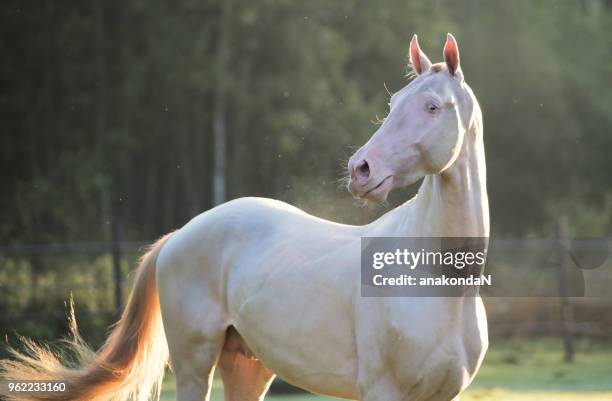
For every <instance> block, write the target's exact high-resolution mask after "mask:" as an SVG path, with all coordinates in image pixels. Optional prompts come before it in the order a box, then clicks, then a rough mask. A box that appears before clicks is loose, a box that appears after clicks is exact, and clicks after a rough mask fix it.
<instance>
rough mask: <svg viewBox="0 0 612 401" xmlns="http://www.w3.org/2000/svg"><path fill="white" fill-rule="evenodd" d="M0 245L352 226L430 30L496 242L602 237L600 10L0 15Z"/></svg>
mask: <svg viewBox="0 0 612 401" xmlns="http://www.w3.org/2000/svg"><path fill="white" fill-rule="evenodd" d="M0 13H1V16H0V18H1V21H2V23H1V24H0V30H2V41H1V43H0V46H1V50H2V54H3V62H2V70H1V72H0V85H1V86H2V88H3V89H2V91H1V92H0V105H1V107H0V113H1V118H2V127H3V128H2V146H1V148H0V152H1V156H0V163H2V164H1V166H0V179H1V180H2V182H3V191H2V196H1V197H0V202H1V206H0V213H1V216H0V220H1V221H2V224H1V225H0V244H2V245H11V244H23V243H26V244H44V243H64V242H90V241H106V240H108V239H109V238H111V236H112V235H113V228H112V227H113V226H116V227H117V230H116V231H117V232H119V233H120V235H121V238H122V239H123V240H131V241H140V240H150V239H153V238H156V237H158V236H160V235H161V234H163V233H165V232H167V231H169V230H171V229H173V228H179V227H180V226H182V225H183V224H184V223H185V222H187V221H188V220H189V219H190V218H192V217H193V216H195V215H197V214H199V213H201V212H203V211H205V210H207V209H209V208H211V207H212V206H214V205H215V204H218V203H221V202H223V201H225V200H229V199H233V198H237V197H241V196H266V197H273V198H276V199H281V200H284V201H287V202H290V203H292V204H295V205H297V206H299V207H302V208H304V209H305V210H307V211H308V212H310V213H313V214H316V215H319V216H322V217H325V218H330V219H334V220H338V221H342V222H346V223H354V224H358V223H364V222H367V221H370V220H372V219H373V218H375V217H376V216H378V215H380V214H382V213H384V212H385V211H387V210H389V208H390V207H392V206H394V205H396V204H399V203H401V202H404V201H405V200H407V199H409V198H410V197H411V196H412V194H413V193H414V192H415V188H414V187H413V188H408V189H406V190H403V191H395V193H394V195H393V196H392V198H391V199H390V201H389V204H388V205H382V206H375V207H367V208H359V207H353V202H352V199H351V197H350V195H349V194H348V192H347V191H346V189H345V188H344V187H343V186H342V184H340V183H341V178H342V177H343V176H344V175H345V174H346V173H345V169H346V166H345V161H346V159H347V158H348V156H350V154H351V152H352V151H353V150H354V149H355V147H356V146H360V145H361V144H363V143H364V142H365V141H366V140H367V139H368V138H369V136H370V135H371V134H372V133H373V132H374V131H375V130H376V124H377V121H380V120H381V119H382V118H384V116H385V113H386V112H387V107H388V106H387V103H388V99H389V93H388V92H391V93H392V92H394V91H397V90H399V89H400V88H401V87H402V86H404V85H405V84H407V82H408V80H407V79H406V73H407V62H408V57H407V54H408V44H409V41H410V38H411V37H412V35H413V34H414V33H418V35H419V39H420V42H421V46H422V48H423V49H424V51H425V52H426V53H427V54H428V55H429V57H430V58H431V59H432V60H433V61H440V60H441V59H442V54H441V52H442V45H443V43H444V39H445V35H446V32H447V31H449V32H452V33H453V34H454V35H455V37H456V38H457V39H458V41H459V45H460V48H461V60H462V68H463V70H464V74H465V77H466V81H467V82H468V83H469V84H470V85H471V86H472V88H473V90H474V92H475V94H476V96H477V97H478V99H479V101H480V103H481V107H482V109H483V113H484V127H485V142H486V151H487V162H488V186H489V197H490V201H491V222H492V231H493V234H494V235H496V236H525V235H539V236H543V237H545V236H547V235H550V233H551V232H552V228H553V226H554V223H555V222H556V220H557V219H558V218H559V216H561V215H563V216H567V218H568V221H569V222H570V227H571V232H572V233H573V234H574V235H583V236H584V235H586V236H598V235H606V234H609V233H610V229H611V228H612V180H611V179H610V171H612V158H611V157H610V149H612V111H611V110H612V91H610V88H611V84H612V63H610V56H611V52H612V42H611V41H612V39H611V38H612V35H611V33H612V11H611V4H610V2H609V1H603V0H584V1H552V0H547V1H538V2H532V1H512V2H485V1H479V0H470V1H462V2H453V1H443V0H435V1H430V2H406V1H383V2H366V1H354V0H338V1H334V2H330V1H322V0H315V1H307V2H292V1H287V0H263V1H257V2H250V1H239V0H227V1H181V2H165V1H159V0H152V1H147V2H143V1H139V0H128V1H104V2H98V1H93V2H90V1H85V2H80V1H64V0H63V1H57V0H54V1H43V2H22V1H7V2H5V3H4V4H3V6H2V7H1V8H0Z"/></svg>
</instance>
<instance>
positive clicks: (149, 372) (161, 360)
mask: <svg viewBox="0 0 612 401" xmlns="http://www.w3.org/2000/svg"><path fill="white" fill-rule="evenodd" d="M171 235H172V234H168V235H166V236H165V237H163V238H161V239H160V240H158V241H157V242H156V243H155V244H153V245H152V246H151V248H150V249H149V251H148V252H147V253H146V254H145V255H144V256H143V258H142V259H141V262H140V266H139V267H138V270H137V271H136V277H135V281H134V287H133V289H132V293H131V294H130V296H129V299H128V302H127V305H126V306H125V309H124V310H123V313H122V315H121V318H120V319H119V321H118V322H117V323H116V324H115V326H114V327H113V329H112V331H111V333H110V335H109V337H108V339H107V340H106V342H105V343H104V345H103V346H102V347H101V348H100V349H99V350H98V351H97V352H94V351H93V350H91V349H90V348H89V347H88V346H87V345H86V344H85V343H84V342H83V340H82V339H81V338H80V337H79V335H78V333H77V329H76V323H75V321H74V314H73V313H71V315H72V316H71V331H72V338H71V339H67V340H66V342H67V343H68V348H69V351H71V353H72V354H74V356H75V357H76V358H75V362H74V363H72V364H68V365H64V364H62V363H61V362H60V360H59V358H58V356H57V354H56V353H54V352H52V351H50V350H49V349H48V348H47V347H44V346H40V345H37V344H34V343H33V342H32V341H30V340H27V339H26V340H24V342H25V346H26V349H27V352H25V353H21V352H18V351H16V350H14V349H12V348H11V349H10V352H11V353H12V355H13V356H14V359H12V360H8V359H7V360H1V361H0V379H3V380H8V381H9V382H15V383H17V382H24V381H32V380H37V381H40V380H45V381H59V382H64V383H65V391H59V390H58V391H54V392H46V393H32V392H16V391H13V392H8V390H9V388H8V386H7V385H5V386H4V388H2V389H0V395H2V396H4V397H5V399H7V400H9V401H24V400H28V401H60V400H61V401H77V400H78V401H94V400H95V401H98V400H108V399H112V400H113V401H124V400H128V399H129V400H134V401H146V400H148V399H149V397H151V396H152V395H153V396H154V397H155V396H157V397H159V392H160V389H161V382H162V379H163V376H164V370H165V366H166V362H167V361H168V346H167V344H166V338H165V335H164V329H163V327H162V322H161V314H160V308H159V297H158V293H157V286H156V281H155V270H156V268H155V265H156V261H157V256H158V254H159V251H160V249H161V248H162V247H163V245H164V243H165V242H166V241H167V240H168V238H169V237H170V236H171ZM56 390H57V389H56Z"/></svg>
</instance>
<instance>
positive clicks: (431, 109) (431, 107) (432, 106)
mask: <svg viewBox="0 0 612 401" xmlns="http://www.w3.org/2000/svg"><path fill="white" fill-rule="evenodd" d="M427 111H428V112H429V113H432V114H433V113H435V112H436V111H438V106H437V105H435V104H433V103H429V104H428V105H427Z"/></svg>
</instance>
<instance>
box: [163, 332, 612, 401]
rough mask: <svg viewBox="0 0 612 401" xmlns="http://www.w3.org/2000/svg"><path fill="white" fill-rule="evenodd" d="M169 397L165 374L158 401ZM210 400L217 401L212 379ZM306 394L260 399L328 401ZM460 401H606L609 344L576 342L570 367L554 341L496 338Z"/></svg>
mask: <svg viewBox="0 0 612 401" xmlns="http://www.w3.org/2000/svg"><path fill="white" fill-rule="evenodd" d="M174 399H175V387H174V380H173V378H172V377H171V376H169V377H168V378H167V380H166V383H165V385H164V392H163V393H162V400H163V401H173V400H174ZM211 400H212V401H222V400H223V386H222V384H221V381H220V380H219V379H218V378H217V379H215V382H214V384H213V392H212V397H211ZM330 400H333V399H332V398H329V397H323V396H318V395H312V394H306V393H304V394H296V395H277V394H270V395H268V396H266V401H330ZM461 400H462V401H553V400H554V401H570V400H571V401H600V400H601V401H603V400H607V401H610V400H612V344H610V343H609V342H608V343H604V342H594V341H592V340H578V341H577V342H576V357H575V360H574V362H573V363H571V364H566V363H564V362H563V350H562V348H561V342H560V340H558V339H538V340H525V339H516V340H502V341H494V342H493V343H492V344H491V347H490V349H489V352H488V354H487V356H486V358H485V361H484V363H483V365H482V368H481V369H480V372H479V373H478V376H477V377H476V379H475V380H474V382H473V383H472V385H471V386H470V387H469V389H468V390H467V391H466V392H465V393H464V394H463V395H462V397H461Z"/></svg>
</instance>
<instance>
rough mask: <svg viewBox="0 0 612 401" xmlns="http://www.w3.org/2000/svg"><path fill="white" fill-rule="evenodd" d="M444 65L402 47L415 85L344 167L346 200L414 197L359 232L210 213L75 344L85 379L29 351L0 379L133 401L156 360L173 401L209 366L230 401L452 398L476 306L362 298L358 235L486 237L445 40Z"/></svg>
mask: <svg viewBox="0 0 612 401" xmlns="http://www.w3.org/2000/svg"><path fill="white" fill-rule="evenodd" d="M443 54H444V60H445V62H444V63H439V64H434V65H432V64H431V63H430V61H429V59H428V58H427V57H426V56H425V55H424V54H423V52H422V51H421V50H420V48H419V46H418V43H417V39H416V35H415V37H414V38H413V40H412V42H411V46H410V56H411V62H412V65H413V68H414V72H415V73H416V75H417V77H416V79H414V80H413V81H412V82H411V83H410V84H408V85H407V86H406V87H404V88H403V89H402V90H400V91H399V92H397V93H396V94H395V95H393V97H392V98H391V102H390V112H389V115H388V117H387V118H386V120H385V121H384V123H383V124H382V125H381V126H380V128H379V129H378V131H377V132H376V133H375V134H374V135H373V136H372V138H371V139H370V140H369V141H368V143H366V144H365V145H364V146H363V147H362V148H361V149H359V150H358V151H357V152H356V153H355V154H354V155H353V157H352V158H351V159H350V161H349V166H348V168H349V172H350V175H351V180H350V183H349V189H350V190H351V192H352V193H353V194H354V195H355V196H356V197H361V198H365V199H371V200H383V199H385V198H386V196H387V194H388V193H389V191H390V190H391V189H392V188H393V187H395V186H404V185H408V184H411V183H414V182H416V181H417V180H419V179H421V178H423V177H424V180H423V183H422V185H421V187H420V189H419V193H418V195H417V197H416V198H415V199H413V200H411V201H409V202H406V203H405V204H403V205H401V206H399V207H397V208H396V209H394V210H393V211H391V212H389V213H387V214H385V215H384V216H382V217H381V218H380V219H378V220H376V221H374V222H372V223H371V224H368V225H365V226H349V225H343V224H338V223H334V222H331V221H326V220H322V219H319V218H316V217H313V216H311V215H308V214H306V213H305V212H303V211H301V210H299V209H297V208H294V207H292V206H290V205H287V204H285V203H282V202H278V201H274V200H270V199H258V198H244V199H238V200H234V201H231V202H228V203H226V204H224V205H221V206H219V207H216V208H214V209H212V210H209V211H207V212H205V213H203V214H201V215H199V216H198V217H196V218H194V219H193V220H192V221H190V222H189V223H188V224H187V225H186V226H184V227H183V228H181V229H180V230H179V231H177V232H175V233H173V234H171V235H168V236H166V237H165V238H163V239H162V240H160V241H158V242H157V243H156V244H155V245H154V246H153V249H152V250H151V251H150V252H149V253H148V254H147V256H146V257H145V259H144V261H143V262H142V263H141V266H140V268H139V271H138V276H137V278H136V284H135V288H134V290H133V291H132V295H131V297H130V301H129V303H128V305H127V306H126V309H125V311H124V315H123V317H122V318H121V320H120V321H119V323H118V325H117V326H116V328H115V329H114V331H113V332H112V333H111V336H110V338H109V340H108V342H107V344H106V345H105V346H104V347H103V348H102V349H101V350H100V351H98V353H97V354H88V353H87V351H86V350H85V349H83V348H80V354H81V356H82V358H83V360H82V365H81V366H82V367H80V368H74V369H66V368H63V367H61V365H59V364H58V363H57V361H56V359H55V357H54V356H53V355H51V354H49V353H47V352H46V351H44V349H39V348H35V349H34V350H33V352H34V354H35V355H34V356H33V357H31V358H29V359H24V357H23V356H22V358H21V359H17V360H16V361H14V362H8V361H4V362H3V363H2V367H3V368H4V370H5V373H4V378H9V379H14V380H15V379H18V380H23V379H39V378H45V379H57V380H66V381H67V382H68V384H69V389H70V390H69V391H67V392H66V393H64V394H61V395H51V396H48V397H47V398H42V397H37V396H33V397H31V398H29V399H38V400H41V399H45V400H59V399H62V400H73V399H85V400H91V399H108V398H109V397H115V399H120V400H124V399H125V398H126V397H129V396H130V395H131V396H134V397H135V398H136V399H138V400H145V399H147V397H148V396H149V394H150V392H151V389H152V388H154V387H155V381H156V380H157V379H158V378H160V377H161V375H163V368H164V363H165V361H166V359H167V351H168V350H169V357H170V361H171V365H172V369H173V371H174V374H175V376H176V386H177V400H178V401H202V400H203V399H207V398H208V397H209V395H210V387H211V380H212V376H213V371H214V369H215V367H218V368H219V369H220V372H221V375H222V378H223V383H224V389H225V397H226V400H227V401H255V400H260V399H261V398H263V396H264V394H265V393H266V390H267V389H268V386H269V384H270V382H271V381H272V378H273V377H274V375H275V374H276V375H279V376H280V377H282V378H283V379H285V380H287V381H288V382H290V383H292V384H294V385H296V386H299V387H302V388H304V389H307V390H310V391H313V392H316V393H320V394H325V395H330V396H335V397H342V398H349V399H360V400H365V401H398V400H406V401H416V400H440V401H448V400H451V399H455V398H456V397H458V395H459V394H460V393H461V391H462V390H464V389H465V388H466V386H467V385H468V384H469V383H470V381H471V380H472V378H473V377H474V375H475V374H476V371H477V370H478V368H479V365H480V364H481V362H482V359H483V356H484V353H485V351H486V348H487V327H486V317H485V312H484V309H483V305H482V302H481V300H480V298H478V297H465V298H444V297H428V298H423V297H421V298H363V297H361V296H360V238H361V237H364V236H369V237H372V236H413V237H414V236H437V237H452V236H464V237H468V236H472V237H487V236H488V235H489V220H488V202H487V191H486V182H485V158H484V148H483V138H482V119H481V113H480V108H479V106H478V102H477V101H476V98H475V97H474V95H473V93H472V91H471V90H470V88H469V87H468V85H467V84H466V83H465V81H464V79H463V74H462V72H461V69H460V64H459V50H458V48H457V44H456V42H455V39H454V38H453V37H452V36H451V35H450V34H449V35H448V38H447V42H446V45H445V46H444V51H443ZM158 295H159V303H158ZM160 309H161V314H160V313H159V310H160ZM160 316H161V320H163V330H162V327H161V323H160V322H161V320H160ZM164 331H165V337H166V339H167V342H166V339H164ZM77 341H78V340H77ZM166 344H167V345H166ZM14 399H22V398H19V397H17V396H15V397H14Z"/></svg>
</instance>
